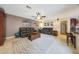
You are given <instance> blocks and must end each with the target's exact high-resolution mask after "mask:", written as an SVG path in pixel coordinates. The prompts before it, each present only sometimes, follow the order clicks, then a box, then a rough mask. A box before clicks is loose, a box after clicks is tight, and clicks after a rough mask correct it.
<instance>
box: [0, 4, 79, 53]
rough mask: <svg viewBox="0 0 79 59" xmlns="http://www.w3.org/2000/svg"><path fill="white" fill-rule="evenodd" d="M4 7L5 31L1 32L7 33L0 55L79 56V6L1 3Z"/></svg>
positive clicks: (1, 9) (0, 40)
mask: <svg viewBox="0 0 79 59" xmlns="http://www.w3.org/2000/svg"><path fill="white" fill-rule="evenodd" d="M0 7H1V8H0V13H3V15H4V19H5V23H4V24H5V25H4V26H5V31H3V30H0V32H2V33H5V34H3V35H4V37H5V40H3V37H2V36H0V38H1V39H0V45H1V46H0V53H12V54H13V53H14V54H15V53H16V54H17V53H19V54H20V53H21V54H24V53H25V54H27V53H32V54H34V53H36V54H43V53H44V54H46V53H48V54H50V53H53V54H55V53H60V54H61V53H64V54H65V53H79V43H78V42H79V40H78V38H79V37H78V35H79V17H78V15H79V5H77V4H75V5H73V4H71V5H69V4H67V5H65V4H50V5H49V4H45V5H43V4H36V5H34V4H27V5H26V4H18V5H17V4H7V5H6V4H1V5H0ZM0 17H2V15H0ZM1 19H2V18H1ZM1 24H2V23H1ZM2 28H3V27H2ZM0 35H1V34H0ZM70 38H71V39H70ZM75 40H76V41H75ZM2 42H3V43H2ZM27 48H28V49H27ZM57 48H58V49H59V50H56V49H57Z"/></svg>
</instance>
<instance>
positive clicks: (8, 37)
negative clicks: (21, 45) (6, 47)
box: [6, 36, 15, 40]
mask: <svg viewBox="0 0 79 59" xmlns="http://www.w3.org/2000/svg"><path fill="white" fill-rule="evenodd" d="M12 38H15V36H10V37H6V39H7V40H9V39H12Z"/></svg>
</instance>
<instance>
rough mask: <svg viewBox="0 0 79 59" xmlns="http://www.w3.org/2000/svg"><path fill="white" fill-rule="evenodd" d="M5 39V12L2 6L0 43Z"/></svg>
mask: <svg viewBox="0 0 79 59" xmlns="http://www.w3.org/2000/svg"><path fill="white" fill-rule="evenodd" d="M4 41H5V13H4V10H3V9H2V8H0V45H3V43H4Z"/></svg>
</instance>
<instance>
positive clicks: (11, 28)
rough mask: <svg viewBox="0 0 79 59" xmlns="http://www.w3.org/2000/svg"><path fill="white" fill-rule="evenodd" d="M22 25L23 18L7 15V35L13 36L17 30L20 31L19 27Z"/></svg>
mask: <svg viewBox="0 0 79 59" xmlns="http://www.w3.org/2000/svg"><path fill="white" fill-rule="evenodd" d="M21 26H22V18H19V17H16V16H13V15H7V16H6V36H7V37H9V36H13V35H14V34H15V33H16V32H18V30H19V29H18V28H19V27H21Z"/></svg>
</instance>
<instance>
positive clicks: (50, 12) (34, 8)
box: [0, 4, 79, 19]
mask: <svg viewBox="0 0 79 59" xmlns="http://www.w3.org/2000/svg"><path fill="white" fill-rule="evenodd" d="M29 6H30V7H31V9H28V8H26V4H0V7H2V8H4V10H5V12H6V13H8V14H12V15H16V16H20V17H25V18H31V19H34V17H32V16H36V14H35V13H36V12H40V13H41V14H42V15H45V16H46V17H47V18H52V17H54V16H56V15H59V14H63V13H66V12H69V11H71V10H73V9H76V8H78V7H79V6H78V5H69V4H30V5H29Z"/></svg>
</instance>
